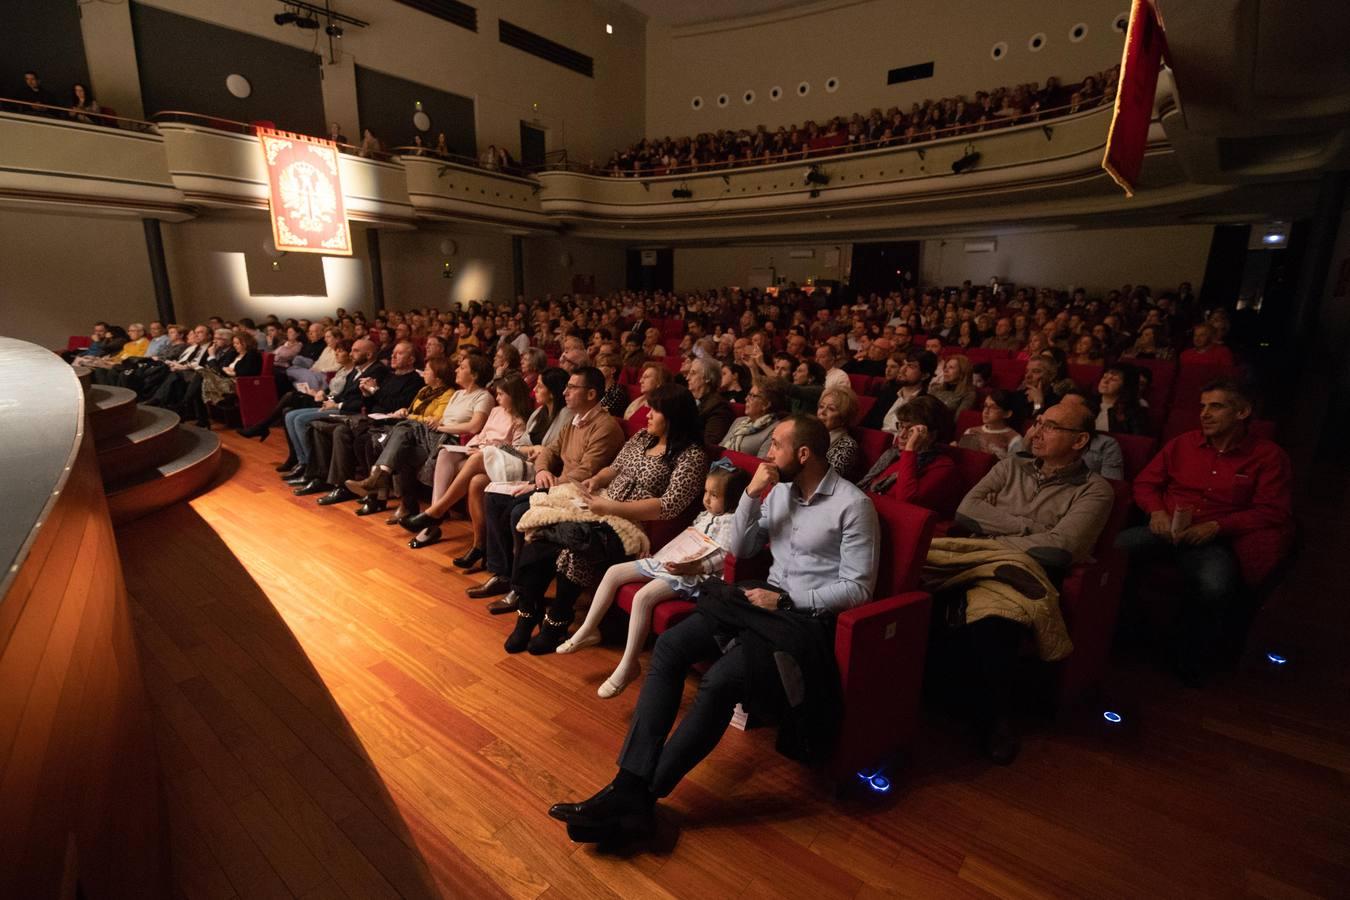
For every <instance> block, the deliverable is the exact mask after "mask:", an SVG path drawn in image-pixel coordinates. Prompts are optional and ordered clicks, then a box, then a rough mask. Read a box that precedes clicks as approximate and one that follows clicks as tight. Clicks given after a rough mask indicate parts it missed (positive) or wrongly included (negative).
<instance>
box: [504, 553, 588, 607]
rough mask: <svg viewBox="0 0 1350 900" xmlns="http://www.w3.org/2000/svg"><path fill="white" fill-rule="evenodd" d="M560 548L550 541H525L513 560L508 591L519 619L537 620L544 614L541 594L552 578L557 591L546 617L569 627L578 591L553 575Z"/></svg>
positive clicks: (568, 581)
mask: <svg viewBox="0 0 1350 900" xmlns="http://www.w3.org/2000/svg"><path fill="white" fill-rule="evenodd" d="M563 549H564V548H563V546H562V545H561V544H555V543H553V542H552V541H525V543H524V546H522V547H521V548H520V553H519V554H517V556H516V564H515V571H514V572H513V573H512V575H511V587H512V588H514V589H515V591H516V598H517V600H516V602H517V608H518V609H519V610H520V612H521V613H522V614H523V615H526V616H534V617H537V616H538V615H539V613H540V612H541V611H543V610H544V592H545V591H547V590H548V585H549V582H551V581H553V580H554V579H555V578H556V579H557V581H558V589H557V591H556V592H555V594H554V600H553V602H552V603H550V604H549V606H548V610H547V614H548V617H549V619H551V620H552V621H553V622H555V623H558V622H563V623H570V622H571V621H572V619H573V617H574V616H575V614H576V607H577V598H578V597H580V596H581V587H580V586H579V585H577V584H576V583H574V582H572V581H571V580H569V579H568V578H566V577H565V576H563V575H559V574H558V572H557V568H556V566H557V562H558V554H559V553H561V552H562V551H563Z"/></svg>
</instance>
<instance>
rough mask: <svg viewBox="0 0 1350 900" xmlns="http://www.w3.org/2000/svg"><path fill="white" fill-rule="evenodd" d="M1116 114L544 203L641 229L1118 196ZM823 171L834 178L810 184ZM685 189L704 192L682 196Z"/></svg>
mask: <svg viewBox="0 0 1350 900" xmlns="http://www.w3.org/2000/svg"><path fill="white" fill-rule="evenodd" d="M1110 114H1111V113H1110V109H1109V108H1105V107H1100V108H1097V109H1093V110H1090V111H1088V112H1084V113H1078V114H1076V115H1072V116H1066V117H1063V118H1058V119H1054V120H1052V121H1049V122H1046V123H1044V125H1042V124H1037V123H1033V124H1029V125H1021V126H1016V127H1011V128H1002V129H997V130H993V131H985V132H978V133H972V134H964V135H960V136H956V137H951V138H947V139H942V140H937V141H930V142H926V143H923V144H916V145H907V146H899V147H888V148H884V149H877V150H869V151H862V152H856V153H843V154H838V155H832V156H823V157H818V158H814V159H811V160H795V161H791V162H782V163H775V164H773V165H766V166H754V167H747V168H732V169H720V170H714V171H704V172H700V173H699V174H684V175H679V174H677V175H664V176H654V177H647V178H627V177H624V178H615V177H608V176H598V175H589V174H580V173H574V172H561V171H557V172H543V173H540V175H539V176H538V177H539V182H540V184H541V185H542V188H541V190H540V192H539V200H540V206H541V208H542V209H543V211H544V212H545V213H547V214H549V215H550V216H554V217H557V218H560V219H562V220H563V221H566V222H570V223H573V224H575V225H577V226H578V228H580V229H582V230H585V231H589V232H592V233H597V234H598V233H599V232H609V231H610V229H613V228H616V227H619V226H622V227H624V228H626V229H628V231H629V234H630V235H631V234H632V232H634V231H636V232H638V233H645V234H652V233H656V231H658V230H661V229H666V230H678V229H680V228H682V227H690V226H695V227H697V226H714V227H718V226H723V227H725V226H729V225H730V224H731V223H733V222H735V223H742V224H743V225H746V226H754V225H755V223H759V224H760V225H761V226H764V227H769V228H778V227H783V226H785V225H787V224H788V223H791V222H793V221H794V220H796V221H812V220H819V219H820V218H839V219H856V218H858V217H885V216H896V215H899V214H901V213H904V212H914V211H918V210H922V211H924V212H925V213H946V212H951V211H953V210H960V209H963V208H967V207H970V206H971V205H972V204H974V205H976V206H979V205H981V204H988V203H989V202H990V201H991V199H992V200H994V201H995V202H997V203H999V204H1012V203H1031V202H1045V201H1048V200H1054V199H1070V198H1082V197H1084V196H1092V195H1097V196H1100V197H1101V198H1103V199H1104V200H1109V201H1111V202H1114V201H1115V199H1116V198H1117V197H1118V195H1119V190H1118V189H1116V188H1115V187H1114V185H1113V184H1112V183H1111V182H1110V180H1109V178H1107V176H1106V175H1105V174H1104V173H1103V172H1102V170H1101V167H1100V165H1101V158H1102V153H1103V150H1104V146H1105V141H1106V133H1107V126H1108V123H1109V122H1110ZM1150 140H1151V141H1154V142H1155V144H1154V146H1153V147H1152V148H1151V149H1152V152H1153V153H1154V154H1155V155H1159V154H1163V155H1165V154H1166V152H1167V151H1166V147H1165V144H1164V143H1163V142H1164V141H1165V135H1164V134H1163V133H1162V131H1161V129H1160V128H1159V127H1158V126H1157V125H1156V124H1155V126H1154V130H1153V131H1152V132H1151V133H1150ZM971 153H978V154H979V156H978V159H977V160H976V161H975V162H974V163H973V165H971V166H970V167H969V168H967V169H966V170H965V171H962V172H959V173H958V172H954V171H953V169H952V165H953V163H956V162H957V161H958V160H961V159H962V158H963V157H966V156H968V155H969V154H971ZM813 167H814V168H815V169H817V170H818V171H819V173H820V174H821V175H823V176H824V177H825V178H827V179H828V181H827V183H824V184H812V183H810V182H808V181H807V180H806V175H807V173H808V170H809V169H811V168H813ZM1149 174H1150V173H1149V172H1148V171H1147V170H1146V176H1148V175H1149ZM1153 174H1154V175H1156V176H1158V181H1157V183H1156V184H1155V185H1154V186H1164V185H1169V184H1172V183H1173V182H1174V181H1175V179H1176V172H1175V167H1172V166H1166V165H1162V166H1157V167H1154V170H1153ZM677 188H687V189H688V190H689V191H690V192H692V194H693V196H692V197H689V198H684V199H680V198H675V197H672V194H671V192H672V191H673V190H675V189H677ZM995 198H996V199H995Z"/></svg>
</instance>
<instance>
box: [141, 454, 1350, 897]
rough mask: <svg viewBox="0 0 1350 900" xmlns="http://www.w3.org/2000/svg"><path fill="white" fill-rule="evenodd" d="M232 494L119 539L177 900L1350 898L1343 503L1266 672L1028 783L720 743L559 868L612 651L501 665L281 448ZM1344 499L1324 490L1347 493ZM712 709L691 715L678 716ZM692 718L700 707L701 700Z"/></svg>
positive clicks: (1199, 696) (1026, 775) (1044, 766)
mask: <svg viewBox="0 0 1350 900" xmlns="http://www.w3.org/2000/svg"><path fill="white" fill-rule="evenodd" d="M223 436H224V440H225V445H226V448H227V452H228V453H229V454H232V455H233V456H234V457H235V458H234V459H232V460H229V461H227V465H225V466H224V468H223V471H224V473H225V477H222V478H221V479H219V480H218V481H217V483H216V484H214V485H213V486H212V487H211V488H209V489H208V490H207V491H206V492H204V493H203V494H201V495H200V496H198V497H197V498H196V499H194V500H192V501H191V502H190V503H186V504H180V505H178V506H176V507H173V508H170V509H166V510H164V511H162V512H160V513H157V514H154V515H152V516H149V517H147V518H144V519H141V520H139V521H137V522H134V523H132V524H130V525H128V526H125V527H122V528H121V529H119V531H118V535H117V536H118V541H119V544H120V546H121V552H122V558H123V566H124V569H125V574H126V581H127V586H128V588H129V591H130V593H131V595H132V597H133V611H134V623H135V631H136V635H137V639H138V642H139V647H140V651H141V653H142V657H143V660H144V670H145V680H146V687H147V690H148V693H149V696H150V699H151V702H152V705H153V709H154V714H155V729H156V737H157V743H158V748H159V752H160V756H161V762H162V764H163V767H164V773H165V778H166V782H167V787H168V799H169V807H170V809H169V813H170V821H171V823H172V831H173V833H172V835H171V840H172V844H173V850H174V873H175V889H176V891H177V892H178V894H179V895H180V896H182V897H190V898H196V897H207V898H228V897H240V898H255V897H271V896H277V897H288V896H295V897H321V896H322V897H331V896H343V897H350V898H373V897H398V896H402V897H409V898H416V897H434V896H438V895H441V896H450V897H470V896H472V897H495V896H503V897H550V898H552V897H591V898H603V897H643V898H662V897H682V898H684V897H687V898H700V900H701V898H719V897H803V898H809V900H825V898H835V897H839V898H866V897H881V896H913V897H945V896H954V897H955V896H959V897H974V896H988V895H994V896H1005V897H1032V896H1060V897H1070V896H1072V897H1082V896H1094V897H1141V896H1187V897H1208V896H1214V897H1230V896H1237V895H1243V896H1259V897H1270V898H1275V897H1303V896H1337V895H1339V896H1346V895H1347V893H1350V889H1348V888H1347V885H1350V702H1348V701H1347V698H1350V677H1347V663H1346V661H1345V659H1346V657H1345V654H1344V650H1343V648H1344V647H1345V645H1346V638H1347V637H1348V636H1350V627H1347V617H1346V604H1345V601H1344V597H1345V588H1344V576H1343V574H1342V573H1341V571H1340V569H1341V567H1340V566H1339V565H1338V563H1339V562H1340V559H1338V558H1337V553H1336V551H1337V550H1338V549H1339V550H1342V551H1343V550H1344V549H1345V547H1346V543H1347V541H1346V539H1345V538H1346V535H1347V534H1350V527H1348V526H1350V521H1348V517H1347V513H1346V509H1345V505H1344V503H1343V498H1344V496H1345V491H1344V487H1345V479H1344V476H1342V477H1341V478H1340V479H1339V480H1331V481H1330V482H1324V483H1323V484H1322V485H1321V488H1322V489H1321V490H1320V491H1319V493H1318V495H1317V496H1315V497H1311V498H1306V499H1305V500H1303V501H1302V502H1301V505H1300V512H1301V518H1302V520H1303V521H1304V522H1305V524H1307V525H1309V526H1310V527H1309V534H1308V546H1307V548H1306V550H1305V552H1304V553H1303V555H1302V557H1301V560H1300V562H1299V564H1298V566H1297V567H1296V569H1295V571H1294V573H1293V575H1292V576H1291V578H1290V579H1289V582H1288V584H1287V586H1286V588H1285V589H1284V590H1283V591H1282V593H1281V594H1280V596H1278V597H1277V598H1276V599H1275V601H1274V602H1273V603H1272V604H1271V605H1270V607H1269V608H1268V610H1267V611H1266V612H1265V613H1263V615H1262V617H1261V619H1260V621H1259V622H1258V624H1257V626H1256V629H1255V632H1254V637H1253V646H1254V647H1255V648H1265V647H1279V648H1280V649H1281V650H1283V651H1284V652H1286V653H1287V654H1288V655H1289V656H1290V658H1291V660H1292V661H1291V662H1290V664H1289V665H1288V666H1286V667H1285V668H1284V669H1275V668H1274V667H1271V666H1269V665H1265V664H1262V662H1261V660H1260V656H1261V654H1260V653H1253V654H1251V655H1252V657H1253V659H1251V660H1249V661H1248V662H1247V663H1245V664H1244V666H1243V667H1242V668H1241V669H1240V670H1239V671H1238V672H1235V673H1231V674H1227V675H1224V676H1221V677H1220V678H1218V679H1217V680H1216V681H1215V683H1214V684H1213V685H1211V686H1210V687H1208V688H1206V689H1205V690H1203V691H1191V690H1184V689H1182V688H1180V687H1179V686H1178V685H1177V684H1175V683H1174V682H1173V680H1172V679H1171V678H1169V677H1168V676H1167V675H1166V674H1165V673H1163V672H1160V671H1158V670H1156V669H1155V668H1154V667H1153V666H1151V665H1150V664H1149V663H1147V662H1146V661H1143V660H1134V659H1128V658H1127V659H1124V660H1121V661H1119V662H1118V664H1117V665H1116V666H1115V668H1114V669H1113V671H1112V673H1111V676H1110V679H1109V682H1108V684H1107V685H1106V687H1105V697H1106V699H1105V700H1103V701H1102V702H1106V703H1110V704H1111V705H1112V706H1114V707H1116V708H1119V709H1121V710H1123V711H1124V712H1125V713H1126V716H1127V722H1128V726H1127V727H1124V728H1120V729H1115V730H1110V729H1107V728H1105V727H1104V726H1101V725H1099V722H1100V719H1099V716H1100V708H1101V707H1100V704H1098V705H1094V706H1091V707H1084V708H1081V709H1079V710H1075V711H1071V712H1068V713H1065V714H1063V715H1061V717H1060V719H1059V720H1058V721H1056V722H1041V723H1034V722H1033V723H1032V724H1031V725H1030V726H1029V727H1028V733H1027V734H1026V736H1025V742H1024V749H1023V752H1022V755H1021V757H1020V758H1019V759H1018V761H1017V763H1016V764H1015V765H1013V766H1011V767H1009V768H997V767H991V766H988V765H986V764H984V763H983V762H982V761H980V760H979V759H978V758H977V757H976V756H975V755H974V754H973V752H972V750H971V748H970V747H969V746H968V745H967V742H966V741H965V739H964V737H963V736H962V735H961V734H960V733H959V731H958V730H956V729H955V728H954V727H951V726H947V725H945V724H930V725H928V726H926V727H925V729H924V732H923V734H922V736H921V742H920V744H919V746H918V748H917V750H916V752H915V754H914V757H913V759H912V760H911V761H910V763H909V765H908V767H907V768H905V769H904V770H902V771H899V772H897V773H895V774H896V785H895V789H894V790H893V791H892V792H891V794H889V795H887V796H884V797H882V796H876V795H867V796H862V797H848V798H846V799H844V800H842V801H836V799H835V796H834V794H833V792H832V791H831V789H830V786H829V785H827V784H825V783H823V782H822V781H820V780H819V779H817V778H816V777H814V776H813V775H812V774H811V773H809V772H808V771H806V770H804V769H803V768H801V767H800V766H797V765H796V764H794V763H792V762H789V761H787V760H785V759H782V758H780V757H778V756H777V755H776V754H775V753H774V752H773V749H772V735H771V734H769V733H765V732H751V733H748V734H747V733H741V732H735V731H733V732H729V733H728V736H727V738H726V739H725V740H724V741H723V743H722V745H721V746H720V747H719V748H718V749H717V750H716V751H715V752H714V753H713V755H712V756H711V758H710V759H709V760H708V761H707V762H706V763H705V764H704V765H703V766H701V767H700V768H699V769H698V770H697V771H696V772H695V773H694V774H693V775H692V776H691V777H690V778H689V779H688V780H687V781H686V783H685V784H683V785H681V787H680V788H679V789H678V790H677V791H676V792H675V794H674V795H672V797H671V798H670V800H669V801H668V802H667V803H666V804H664V806H663V810H664V811H663V813H662V817H661V821H662V827H661V834H660V835H658V837H657V839H656V840H655V841H654V843H653V845H652V846H651V847H650V848H647V850H646V852H642V853H636V854H626V855H607V854H603V853H599V852H597V851H596V850H595V849H594V848H592V847H580V846H577V845H574V844H572V843H570V842H569V841H568V840H567V836H566V834H565V832H564V830H563V829H562V827H560V825H559V824H558V823H557V822H554V821H553V820H552V819H550V818H548V816H547V814H546V809H547V807H548V805H549V804H550V803H551V802H553V801H555V800H558V799H567V798H578V797H582V796H585V795H587V794H589V793H591V792H592V791H593V790H595V789H596V788H597V787H598V786H600V785H602V784H603V783H605V781H606V780H608V778H609V777H611V775H612V774H613V759H614V757H615V755H616V752H617V749H618V747H619V744H620V742H621V740H622V737H623V734H624V731H625V729H626V727H627V723H628V720H629V717H630V716H631V714H632V709H633V704H634V702H635V700H636V697H637V691H636V690H629V691H628V692H626V693H624V694H623V695H621V696H620V697H619V698H617V699H615V700H612V701H601V700H599V699H597V698H596V696H595V688H596V686H597V685H598V684H599V683H600V681H601V680H603V678H604V677H605V676H606V675H607V674H608V673H609V671H610V669H611V668H612V666H613V665H614V663H615V662H616V661H617V655H618V651H617V648H613V647H603V648H598V649H595V650H590V651H586V652H583V653H579V654H575V655H571V656H564V657H559V656H551V657H546V658H534V657H530V656H528V655H525V656H519V657H508V656H507V655H506V654H505V653H504V652H503V651H502V649H501V642H502V640H503V639H504V637H505V635H506V633H507V631H508V630H509V628H510V625H511V622H510V620H509V617H491V616H488V615H487V614H486V613H485V612H484V610H483V608H482V607H483V605H484V604H483V602H482V601H473V600H468V599H466V598H465V596H464V589H465V588H466V587H468V586H470V585H472V584H474V583H477V582H478V581H479V580H481V576H465V575H464V574H462V573H461V572H460V571H459V570H457V569H455V568H454V567H453V566H451V565H450V559H451V558H452V557H453V556H455V555H457V553H458V551H460V550H461V549H463V548H464V546H465V544H466V542H467V533H468V526H467V523H463V522H455V523H451V524H450V525H449V526H448V527H447V529H446V531H447V533H448V535H449V539H448V540H447V541H445V542H444V543H442V544H441V545H439V546H436V547H433V548H430V549H426V550H421V551H417V552H413V551H411V550H409V549H408V548H407V547H406V540H407V537H408V535H407V534H406V533H405V532H403V531H402V530H401V529H398V528H393V527H388V526H385V525H384V524H383V521H382V519H383V517H371V518H365V519H363V518H358V517H356V516H354V515H353V514H352V511H353V508H354V507H353V506H352V505H351V504H347V505H343V506H339V507H336V508H327V509H320V508H317V507H316V506H315V504H314V499H313V498H303V499H301V498H295V497H292V496H291V495H290V492H289V491H288V490H284V489H283V487H282V485H281V484H280V482H279V481H278V480H277V478H276V476H275V475H274V474H273V472H272V464H274V463H275V462H276V461H278V459H279V456H278V454H279V453H280V452H281V451H282V450H284V446H281V445H280V442H279V441H278V440H277V439H276V438H273V439H272V440H271V441H269V442H268V443H267V444H266V445H260V444H258V443H257V442H245V441H243V440H241V439H239V438H237V437H235V436H234V435H232V434H224V435H223ZM1328 483H1329V484H1331V485H1332V489H1327V484H1328ZM688 693H692V691H690V692H687V696H688ZM687 696H686V699H687Z"/></svg>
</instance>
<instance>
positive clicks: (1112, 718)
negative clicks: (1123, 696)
mask: <svg viewBox="0 0 1350 900" xmlns="http://www.w3.org/2000/svg"><path fill="white" fill-rule="evenodd" d="M1102 718H1103V719H1105V720H1106V721H1108V722H1110V723H1111V724H1112V725H1119V724H1120V723H1121V722H1123V721H1125V719H1124V717H1123V716H1121V714H1120V713H1118V712H1112V711H1111V710H1109V709H1108V710H1107V711H1106V712H1104V713H1102Z"/></svg>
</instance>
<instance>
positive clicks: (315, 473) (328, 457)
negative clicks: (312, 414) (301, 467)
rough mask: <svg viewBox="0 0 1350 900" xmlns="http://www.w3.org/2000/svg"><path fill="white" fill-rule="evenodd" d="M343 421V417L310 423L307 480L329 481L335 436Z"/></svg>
mask: <svg viewBox="0 0 1350 900" xmlns="http://www.w3.org/2000/svg"><path fill="white" fill-rule="evenodd" d="M342 421H343V418H342V417H341V416H334V417H332V418H327V419H315V420H314V421H313V422H310V423H309V429H308V431H309V463H308V464H307V465H306V468H305V477H306V478H308V479H310V480H313V479H315V478H317V479H319V480H320V481H328V473H329V471H331V469H332V462H333V443H334V436H335V434H336V433H337V429H338V426H339V425H341V424H342ZM328 483H329V484H336V483H337V482H332V481H329V482H328Z"/></svg>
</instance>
